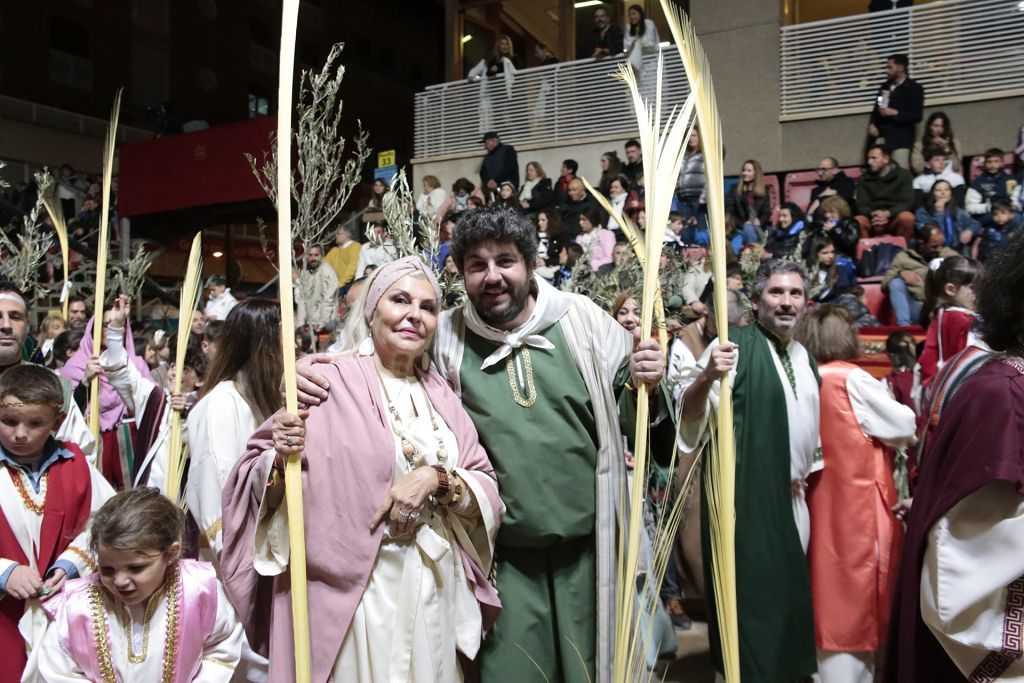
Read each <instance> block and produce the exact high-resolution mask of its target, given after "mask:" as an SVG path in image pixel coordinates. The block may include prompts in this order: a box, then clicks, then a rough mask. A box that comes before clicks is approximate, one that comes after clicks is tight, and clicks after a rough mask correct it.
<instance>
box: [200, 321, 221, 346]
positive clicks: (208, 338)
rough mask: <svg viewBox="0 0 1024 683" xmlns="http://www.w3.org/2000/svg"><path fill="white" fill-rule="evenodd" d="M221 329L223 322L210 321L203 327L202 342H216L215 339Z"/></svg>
mask: <svg viewBox="0 0 1024 683" xmlns="http://www.w3.org/2000/svg"><path fill="white" fill-rule="evenodd" d="M223 329H224V321H223V320H211V321H210V322H208V323H206V325H205V326H204V327H203V341H204V342H207V343H209V342H214V341H217V337H218V336H219V335H220V333H221V331H223Z"/></svg>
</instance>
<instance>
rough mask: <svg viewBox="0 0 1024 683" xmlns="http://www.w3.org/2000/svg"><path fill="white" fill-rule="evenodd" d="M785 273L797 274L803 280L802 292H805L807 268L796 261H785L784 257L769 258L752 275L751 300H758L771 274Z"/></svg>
mask: <svg viewBox="0 0 1024 683" xmlns="http://www.w3.org/2000/svg"><path fill="white" fill-rule="evenodd" d="M786 273H794V274H796V275H799V276H800V278H801V279H802V280H803V282H804V294H805V295H806V293H807V269H806V268H804V267H803V266H802V265H801V264H799V263H797V262H796V261H787V260H785V259H777V258H775V259H770V260H768V261H765V262H764V263H762V264H761V267H760V268H758V269H757V275H756V276H755V277H754V286H753V288H752V289H751V292H750V300H751V301H760V300H761V295H762V294H764V288H765V285H766V284H768V280H770V279H771V277H772V276H773V275H780V274H786Z"/></svg>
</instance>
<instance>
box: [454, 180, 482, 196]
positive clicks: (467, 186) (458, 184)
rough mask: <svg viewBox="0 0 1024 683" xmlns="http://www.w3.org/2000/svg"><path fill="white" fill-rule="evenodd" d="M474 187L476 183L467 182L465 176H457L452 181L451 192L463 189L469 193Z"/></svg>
mask: <svg viewBox="0 0 1024 683" xmlns="http://www.w3.org/2000/svg"><path fill="white" fill-rule="evenodd" d="M475 189H476V185H474V184H473V183H471V182H469V180H468V179H467V178H459V179H458V180H456V181H455V182H454V183H452V192H458V191H459V190H465V191H466V193H467V194H468V193H470V192H472V191H473V190H475Z"/></svg>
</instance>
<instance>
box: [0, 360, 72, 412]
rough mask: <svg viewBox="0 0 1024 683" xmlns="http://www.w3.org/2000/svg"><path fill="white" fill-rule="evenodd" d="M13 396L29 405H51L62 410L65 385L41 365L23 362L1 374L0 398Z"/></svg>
mask: <svg viewBox="0 0 1024 683" xmlns="http://www.w3.org/2000/svg"><path fill="white" fill-rule="evenodd" d="M8 396H11V397H13V398H16V399H18V400H19V401H21V402H22V403H25V404H27V405H33V406H38V405H49V406H53V409H54V410H60V407H61V406H62V405H63V404H64V386H63V385H62V384H61V383H60V378H59V377H57V375H56V374H55V373H54V372H53V371H52V370H48V369H46V368H44V367H43V366H41V365H33V364H32V363H22V364H21V365H15V366H13V367H11V368H8V369H7V370H5V371H4V374H3V375H0V399H4V398H7V397H8Z"/></svg>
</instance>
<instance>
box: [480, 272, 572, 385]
mask: <svg viewBox="0 0 1024 683" xmlns="http://www.w3.org/2000/svg"><path fill="white" fill-rule="evenodd" d="M533 284H534V286H535V287H536V288H537V298H536V301H535V302H534V305H533V312H532V313H531V314H530V317H529V319H528V320H527V321H526V322H525V323H523V324H522V325H520V326H519V327H517V328H516V329H514V330H509V331H505V330H499V329H497V328H494V327H491V326H490V325H488V324H487V323H485V322H484V321H483V320H481V319H480V315H479V314H478V313H477V311H476V309H475V308H474V307H473V304H472V302H466V306H465V308H464V309H463V314H464V315H465V318H466V326H467V327H469V329H470V330H472V331H473V332H475V333H476V334H478V335H480V336H481V337H483V338H484V339H488V340H490V341H493V342H500V343H501V346H499V347H498V349H497V350H496V351H495V352H494V353H492V354H491V355H489V356H487V358H485V359H484V362H483V364H482V365H481V366H480V369H481V370H486V369H487V368H489V367H491V366H492V365H494V364H495V363H498V362H499V361H501V360H503V359H504V358H507V357H508V356H509V355H511V354H512V350H513V349H518V348H519V347H520V346H522V345H523V344H526V345H527V346H532V347H534V348H537V349H553V348H555V345H554V344H552V343H551V342H550V341H548V340H547V338H546V337H544V336H543V335H540V334H536V333H537V332H538V331H539V330H545V329H547V328H548V327H550V326H551V325H552V324H553V323H555V322H557V321H558V320H560V319H561V318H562V316H563V315H565V314H566V313H567V312H568V311H569V307H570V306H572V298H571V297H569V296H567V295H566V294H565V293H563V292H560V291H558V290H557V289H555V288H554V287H552V286H551V285H549V284H548V283H547V282H545V281H544V278H542V277H540V276H539V275H537V274H536V273H534V275H533Z"/></svg>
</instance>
